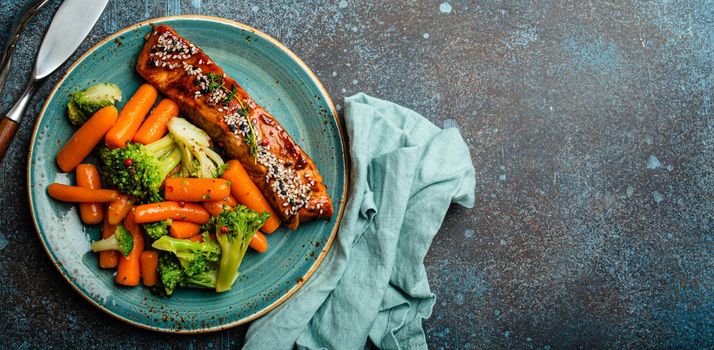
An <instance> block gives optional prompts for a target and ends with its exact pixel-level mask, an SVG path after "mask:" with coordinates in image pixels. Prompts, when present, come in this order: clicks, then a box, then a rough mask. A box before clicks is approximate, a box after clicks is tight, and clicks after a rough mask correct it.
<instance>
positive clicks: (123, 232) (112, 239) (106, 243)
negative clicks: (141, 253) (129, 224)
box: [92, 225, 134, 256]
mask: <svg viewBox="0 0 714 350" xmlns="http://www.w3.org/2000/svg"><path fill="white" fill-rule="evenodd" d="M133 248H134V238H133V237H132V235H131V233H129V230H127V229H126V228H125V227H124V226H122V225H119V226H117V228H116V230H115V231H114V234H113V235H111V236H109V237H107V238H105V239H102V240H100V241H94V242H92V251H94V252H102V251H105V250H118V251H119V252H120V253H122V255H124V256H128V255H129V253H130V252H131V250H132V249H133Z"/></svg>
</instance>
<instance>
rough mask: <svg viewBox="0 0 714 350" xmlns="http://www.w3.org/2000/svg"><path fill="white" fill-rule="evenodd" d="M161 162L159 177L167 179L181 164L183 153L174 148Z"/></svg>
mask: <svg viewBox="0 0 714 350" xmlns="http://www.w3.org/2000/svg"><path fill="white" fill-rule="evenodd" d="M158 161H159V176H160V177H161V178H162V179H165V178H166V176H168V175H169V173H170V172H171V170H173V169H174V168H175V167H176V166H177V165H179V163H181V151H180V150H179V149H178V148H176V147H175V148H174V149H173V151H171V153H169V154H168V155H167V156H166V157H164V158H161V159H158Z"/></svg>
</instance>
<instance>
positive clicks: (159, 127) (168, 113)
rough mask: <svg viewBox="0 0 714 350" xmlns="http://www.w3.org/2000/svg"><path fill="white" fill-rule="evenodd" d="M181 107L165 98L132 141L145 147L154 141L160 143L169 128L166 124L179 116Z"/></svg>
mask: <svg viewBox="0 0 714 350" xmlns="http://www.w3.org/2000/svg"><path fill="white" fill-rule="evenodd" d="M178 114H179V106H178V104H176V102H174V101H173V100H170V99H168V98H165V99H163V100H161V102H159V104H158V105H156V108H154V110H153V111H151V114H149V116H148V117H147V118H146V120H145V121H144V123H143V124H141V127H140V128H139V131H137V132H136V134H134V138H133V139H132V141H134V142H138V143H141V144H144V145H148V144H150V143H152V142H154V141H158V140H159V139H160V138H162V137H163V136H164V135H165V134H166V131H168V127H167V126H166V122H168V121H169V119H171V118H173V117H176V116H178Z"/></svg>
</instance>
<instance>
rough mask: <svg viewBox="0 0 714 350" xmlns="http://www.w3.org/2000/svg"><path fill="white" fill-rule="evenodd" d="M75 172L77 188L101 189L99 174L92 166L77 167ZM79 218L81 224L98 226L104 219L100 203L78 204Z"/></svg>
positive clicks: (81, 165)
mask: <svg viewBox="0 0 714 350" xmlns="http://www.w3.org/2000/svg"><path fill="white" fill-rule="evenodd" d="M75 172H76V179H77V186H79V187H82V188H88V189H90V190H98V189H101V188H102V182H101V180H100V179H99V172H98V171H97V167H95V166H94V165H93V164H80V165H77V168H76V170H75ZM79 216H80V217H81V218H82V222H83V223H85V224H87V225H94V224H98V223H100V222H102V220H103V219H104V208H103V207H102V204H100V203H79Z"/></svg>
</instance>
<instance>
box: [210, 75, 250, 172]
mask: <svg viewBox="0 0 714 350" xmlns="http://www.w3.org/2000/svg"><path fill="white" fill-rule="evenodd" d="M206 77H207V78H208V91H209V92H213V91H216V90H219V89H220V90H223V92H225V93H226V98H225V99H224V100H223V105H224V106H228V104H229V103H230V102H231V100H236V102H238V109H237V112H238V114H240V115H242V116H243V117H244V118H245V121H246V122H247V123H248V129H249V130H246V131H245V132H246V136H245V138H244V141H245V143H246V145H248V153H249V154H250V155H251V156H253V158H256V159H257V157H258V140H257V138H256V137H255V135H256V133H255V128H254V127H253V123H251V121H250V118H249V115H250V108H249V107H248V106H247V105H246V104H245V103H244V102H243V101H241V100H239V99H238V96H237V94H238V88H237V87H236V86H235V85H234V84H231V89H228V88H227V87H226V86H225V79H224V78H223V76H222V75H220V74H216V73H208V74H206Z"/></svg>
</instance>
